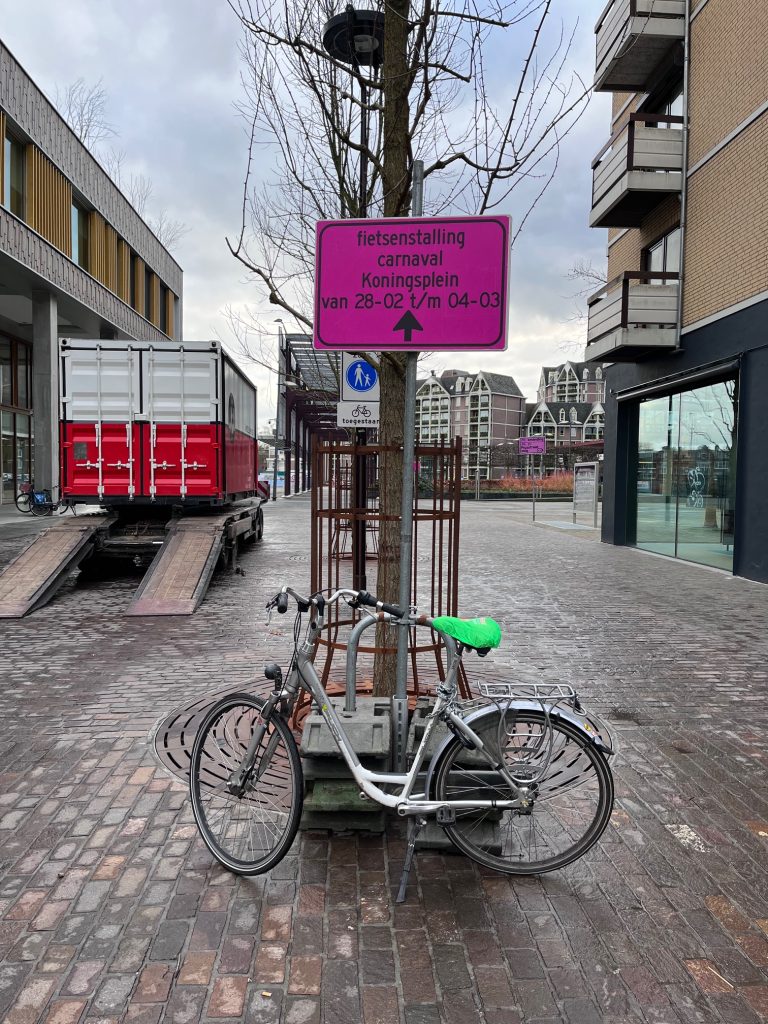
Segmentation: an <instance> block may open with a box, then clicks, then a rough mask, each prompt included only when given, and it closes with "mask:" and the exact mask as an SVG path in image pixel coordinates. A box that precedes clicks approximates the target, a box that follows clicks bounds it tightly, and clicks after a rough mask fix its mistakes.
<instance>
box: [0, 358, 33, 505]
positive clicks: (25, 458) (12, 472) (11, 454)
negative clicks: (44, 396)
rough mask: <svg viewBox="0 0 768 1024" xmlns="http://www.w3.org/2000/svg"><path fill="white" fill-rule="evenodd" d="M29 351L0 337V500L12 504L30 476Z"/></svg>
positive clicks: (31, 453) (30, 399)
mask: <svg viewBox="0 0 768 1024" xmlns="http://www.w3.org/2000/svg"><path fill="white" fill-rule="evenodd" d="M31 402H32V391H31V351H30V348H29V346H28V345H26V344H25V343H24V342H23V341H16V340H13V339H10V338H0V406H4V408H0V472H1V473H2V480H1V481H0V503H2V504H6V503H7V502H10V503H12V502H13V501H14V498H15V497H16V495H17V494H18V490H19V486H20V485H21V484H22V483H28V482H29V481H30V479H31V478H32V465H33V458H34V453H33V445H34V442H33V439H32V429H33V428H32V417H31V416H30V415H29V412H28V411H27V412H25V411H23V410H29V408H30V405H31Z"/></svg>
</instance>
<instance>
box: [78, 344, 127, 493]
mask: <svg viewBox="0 0 768 1024" xmlns="http://www.w3.org/2000/svg"><path fill="white" fill-rule="evenodd" d="M140 358H141V354H140V352H138V351H136V350H134V349H132V348H131V347H126V348H122V349H109V348H101V347H100V346H93V347H88V348H82V349H77V348H73V349H65V350H64V351H63V352H62V436H61V462H62V466H61V476H62V493H63V494H64V495H82V496H92V495H96V496H98V497H99V498H104V497H110V496H112V497H124V496H128V497H133V496H134V495H136V494H138V493H140V480H139V469H140V467H139V458H138V450H139V429H138V426H137V424H136V422H135V416H136V413H137V412H138V403H139V401H140V398H141V396H140V389H139V375H140V369H139V363H140Z"/></svg>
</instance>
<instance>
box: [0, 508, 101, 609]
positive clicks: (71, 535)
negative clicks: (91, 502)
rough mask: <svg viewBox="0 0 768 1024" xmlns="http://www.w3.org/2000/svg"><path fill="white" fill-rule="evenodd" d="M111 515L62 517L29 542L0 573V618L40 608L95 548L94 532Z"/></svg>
mask: <svg viewBox="0 0 768 1024" xmlns="http://www.w3.org/2000/svg"><path fill="white" fill-rule="evenodd" d="M114 519H115V517H114V516H97V515H88V516H81V517H80V518H76V519H62V520H61V521H59V522H57V523H55V524H52V525H51V526H50V527H49V528H48V529H47V530H44V531H43V532H42V533H40V534H38V536H37V537H36V538H35V539H34V540H33V541H32V543H31V544H30V545H29V547H27V548H25V549H24V551H22V552H21V554H20V555H17V556H16V558H14V560H13V561H12V562H10V563H9V565H7V566H6V568H5V570H4V571H3V572H2V573H0V619H20V618H22V617H23V616H24V615H27V614H28V613H29V612H32V611H35V610H36V609H38V608H42V606H43V605H44V604H47V603H48V602H49V601H50V600H51V598H52V597H53V596H54V594H55V593H56V591H57V590H58V589H59V588H60V587H61V586H62V585H63V583H64V582H65V580H66V579H67V577H68V576H69V575H70V573H72V571H73V570H74V569H76V568H77V567H78V565H79V564H80V563H81V562H82V561H83V559H84V558H87V557H88V555H90V554H91V552H92V551H93V549H94V542H95V537H96V534H97V533H99V532H100V531H102V530H107V529H109V527H110V526H111V524H112V523H113V522H114Z"/></svg>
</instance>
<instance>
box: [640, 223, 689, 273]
mask: <svg viewBox="0 0 768 1024" xmlns="http://www.w3.org/2000/svg"><path fill="white" fill-rule="evenodd" d="M645 269H646V270H648V271H651V273H654V274H677V273H679V271H680V228H679V227H676V228H672V230H671V231H669V232H667V234H666V235H664V236H663V237H662V238H660V239H659V240H658V242H655V243H654V244H653V245H651V246H649V248H648V249H647V250H646V253H645ZM651 283H656V284H665V283H666V282H665V281H664V280H663V279H661V280H659V279H658V278H657V279H656V281H655V282H654V281H652V282H651Z"/></svg>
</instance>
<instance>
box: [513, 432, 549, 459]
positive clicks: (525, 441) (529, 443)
mask: <svg viewBox="0 0 768 1024" xmlns="http://www.w3.org/2000/svg"><path fill="white" fill-rule="evenodd" d="M517 444H518V451H519V452H520V454H521V455H546V454H547V439H546V437H542V436H536V437H519V438H518V439H517Z"/></svg>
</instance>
